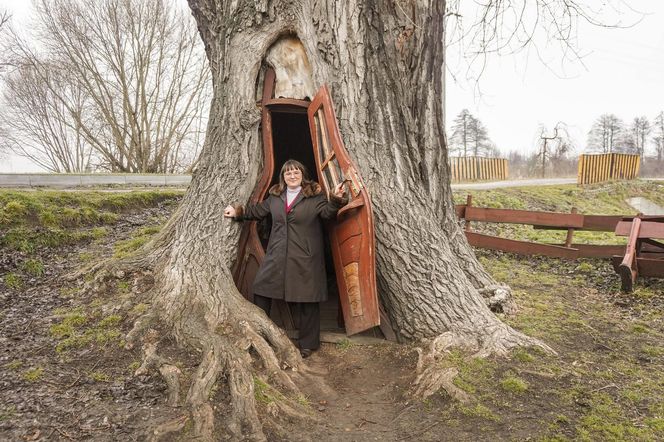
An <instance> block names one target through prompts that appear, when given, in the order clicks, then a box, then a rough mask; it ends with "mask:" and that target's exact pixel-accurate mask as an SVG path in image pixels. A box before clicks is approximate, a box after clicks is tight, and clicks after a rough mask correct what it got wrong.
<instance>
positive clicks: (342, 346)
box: [337, 338, 355, 351]
mask: <svg viewBox="0 0 664 442" xmlns="http://www.w3.org/2000/svg"><path fill="white" fill-rule="evenodd" d="M354 345H355V344H353V341H351V340H350V339H348V338H343V339H341V340H340V341H339V342H337V348H338V349H339V350H341V351H346V350H349V349H351V348H352V347H353V346H354Z"/></svg>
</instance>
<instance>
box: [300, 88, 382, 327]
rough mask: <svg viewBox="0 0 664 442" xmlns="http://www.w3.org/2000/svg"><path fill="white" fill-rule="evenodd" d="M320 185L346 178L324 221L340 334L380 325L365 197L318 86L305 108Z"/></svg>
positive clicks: (326, 98) (325, 90)
mask: <svg viewBox="0 0 664 442" xmlns="http://www.w3.org/2000/svg"><path fill="white" fill-rule="evenodd" d="M307 114H308V116H309V128H310V129H311V138H312V142H313V147H314V157H315V159H316V168H317V172H318V180H319V182H320V184H321V185H322V186H323V187H324V188H325V190H326V191H327V192H328V195H329V192H331V191H332V190H333V189H334V188H335V186H337V185H338V184H339V183H346V184H347V186H346V189H347V192H346V194H347V196H348V204H347V205H345V206H344V207H342V208H341V209H340V210H339V213H338V214H337V220H336V222H334V223H331V224H330V226H329V234H330V244H331V247H332V257H333V258H334V267H335V269H336V274H337V285H338V286H339V301H340V303H341V308H342V311H343V316H344V323H345V327H346V334H347V335H353V334H355V333H359V332H361V331H364V330H367V329H369V328H371V327H374V326H377V325H379V324H380V313H379V305H378V296H377V292H376V269H375V253H374V226H373V214H372V212H371V201H370V199H369V194H368V193H367V191H366V189H365V187H364V183H363V182H362V178H361V177H360V175H359V174H358V173H357V168H356V167H355V165H354V164H353V162H352V161H351V159H350V156H349V155H348V152H346V148H345V147H344V144H343V142H342V140H341V134H340V132H339V126H338V123H337V117H336V115H335V112H334V104H333V103H332V98H331V96H330V92H329V90H328V88H327V86H326V85H324V86H323V87H322V88H321V89H320V90H319V91H318V93H317V94H316V96H315V97H314V100H313V101H312V102H311V104H310V105H309V109H308V111H307Z"/></svg>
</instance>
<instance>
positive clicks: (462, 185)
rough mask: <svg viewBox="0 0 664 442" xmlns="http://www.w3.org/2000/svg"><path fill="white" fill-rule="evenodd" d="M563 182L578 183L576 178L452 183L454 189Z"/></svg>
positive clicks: (549, 184)
mask: <svg viewBox="0 0 664 442" xmlns="http://www.w3.org/2000/svg"><path fill="white" fill-rule="evenodd" d="M561 184H576V178H542V179H534V180H509V181H494V182H491V183H460V184H452V189H454V190H457V189H464V190H486V189H500V188H502V187H525V186H558V185H561Z"/></svg>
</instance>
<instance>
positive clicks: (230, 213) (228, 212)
mask: <svg viewBox="0 0 664 442" xmlns="http://www.w3.org/2000/svg"><path fill="white" fill-rule="evenodd" d="M224 216H225V217H226V218H235V207H233V206H226V208H225V209H224Z"/></svg>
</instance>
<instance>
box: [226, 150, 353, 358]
mask: <svg viewBox="0 0 664 442" xmlns="http://www.w3.org/2000/svg"><path fill="white" fill-rule="evenodd" d="M343 195H344V192H343V183H341V184H339V185H338V186H337V187H336V188H335V189H334V191H333V192H331V193H330V199H329V201H328V199H327V197H326V196H325V193H323V191H322V189H321V187H320V185H318V183H316V182H314V181H311V180H309V178H308V176H307V172H306V169H305V167H304V166H303V165H302V164H301V163H300V162H298V161H295V160H288V161H286V162H285V163H284V165H283V167H282V168H281V172H280V173H279V183H278V184H275V185H274V186H272V187H271V188H270V190H269V196H268V198H267V199H265V200H264V201H262V202H260V203H257V204H249V205H247V206H246V207H242V206H227V207H226V208H225V209H224V216H226V217H228V218H234V219H236V220H238V221H244V220H252V221H253V220H261V219H263V218H265V217H266V216H268V215H272V230H271V232H270V239H269V242H268V245H267V251H266V253H265V259H264V260H263V263H262V264H261V266H260V268H259V269H258V273H256V279H255V280H254V284H253V287H252V290H253V293H254V303H255V304H256V305H257V306H259V307H260V308H262V309H263V310H264V311H265V313H266V314H267V315H268V316H269V314H270V308H271V306H272V300H273V299H283V300H285V301H286V302H288V303H291V305H292V304H295V306H296V307H297V309H298V310H299V316H300V321H299V332H300V333H299V339H298V343H299V346H300V353H301V354H302V357H304V358H306V357H308V356H310V355H311V353H312V352H313V351H314V350H316V349H318V347H319V346H320V302H323V301H325V300H327V278H326V275H325V256H324V250H323V226H322V224H321V219H332V218H334V216H335V215H336V214H337V211H338V210H339V209H340V208H341V207H342V206H343V205H344V204H345V202H346V201H345V199H344V198H343Z"/></svg>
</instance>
